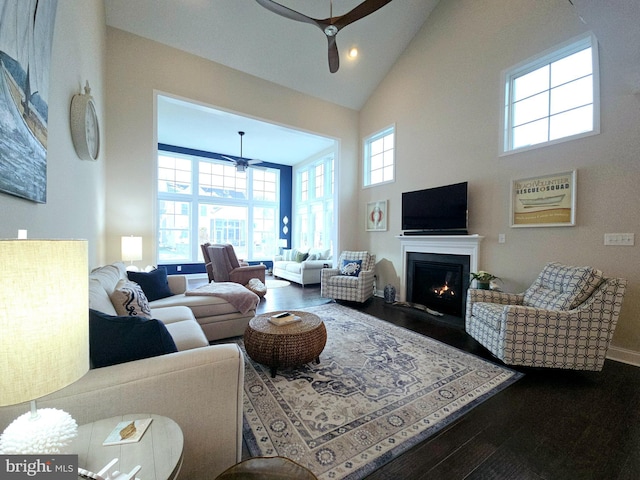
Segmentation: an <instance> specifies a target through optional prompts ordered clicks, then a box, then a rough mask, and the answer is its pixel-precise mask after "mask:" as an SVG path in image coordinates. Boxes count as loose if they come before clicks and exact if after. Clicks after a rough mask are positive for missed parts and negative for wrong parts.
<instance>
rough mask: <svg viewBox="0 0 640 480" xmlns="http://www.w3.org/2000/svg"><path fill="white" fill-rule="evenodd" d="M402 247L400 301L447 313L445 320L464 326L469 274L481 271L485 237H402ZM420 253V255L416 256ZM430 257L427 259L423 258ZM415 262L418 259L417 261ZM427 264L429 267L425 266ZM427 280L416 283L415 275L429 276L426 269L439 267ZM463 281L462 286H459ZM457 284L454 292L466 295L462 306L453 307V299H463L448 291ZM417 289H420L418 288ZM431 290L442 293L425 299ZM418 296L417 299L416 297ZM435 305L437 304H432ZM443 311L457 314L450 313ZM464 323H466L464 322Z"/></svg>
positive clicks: (463, 296) (443, 318) (400, 237)
mask: <svg viewBox="0 0 640 480" xmlns="http://www.w3.org/2000/svg"><path fill="white" fill-rule="evenodd" d="M396 238H398V239H399V240H400V246H401V248H402V251H401V258H402V275H401V276H400V282H401V283H400V301H404V302H411V303H419V304H420V305H425V306H427V307H428V308H429V309H432V310H435V311H437V312H440V313H443V317H441V319H442V320H443V321H445V322H447V323H452V324H454V325H464V315H465V308H466V305H465V303H466V300H467V295H466V294H467V289H468V288H469V272H477V271H478V263H479V262H478V259H479V254H480V244H481V243H482V240H483V239H484V237H482V236H480V235H424V236H423V235H398V236H397V237H396ZM416 254H418V255H417V256H415V255H416ZM422 255H426V256H422ZM410 258H411V259H414V258H415V259H417V272H416V262H415V261H413V260H410ZM424 262H426V263H427V265H423V263H424ZM437 263H440V264H441V265H439V266H437V267H436V268H434V269H433V271H432V272H431V273H428V274H426V275H428V276H427V278H426V279H422V280H420V279H418V280H417V281H414V276H415V275H416V274H417V275H418V276H422V275H424V274H425V272H424V270H425V266H426V267H427V268H430V267H432V266H434V265H428V264H437ZM456 282H459V283H456ZM451 284H454V287H453V288H454V289H455V290H457V291H458V292H460V293H461V294H462V299H461V302H462V303H461V304H459V305H457V306H455V307H451V306H450V304H451V303H453V300H452V298H450V297H453V296H455V297H456V302H457V301H458V300H459V294H456V295H451V294H450V293H449V294H448V295H449V297H447V292H448V291H449V289H450V288H451ZM416 287H417V288H416ZM427 287H429V288H430V289H431V290H432V292H433V291H434V290H438V292H437V293H436V295H435V296H436V297H437V298H436V299H434V298H431V299H427V300H425V298H424V297H423V296H424V295H426V293H425V292H424V290H426V289H427ZM415 295H417V296H415ZM425 302H426V303H425ZM430 302H433V303H430ZM443 310H447V311H453V312H455V314H454V313H446V312H445V311H443ZM461 322H462V323H461Z"/></svg>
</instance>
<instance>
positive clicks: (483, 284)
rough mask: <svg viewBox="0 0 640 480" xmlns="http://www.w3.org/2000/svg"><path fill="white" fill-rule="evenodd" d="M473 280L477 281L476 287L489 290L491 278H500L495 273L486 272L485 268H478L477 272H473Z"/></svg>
mask: <svg viewBox="0 0 640 480" xmlns="http://www.w3.org/2000/svg"><path fill="white" fill-rule="evenodd" d="M471 280H475V281H476V287H477V288H479V289H481V290H489V285H490V283H491V280H500V278H499V277H496V276H495V275H494V274H492V273H489V272H485V271H484V270H478V271H477V272H471Z"/></svg>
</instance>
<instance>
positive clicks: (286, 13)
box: [256, 0, 323, 28]
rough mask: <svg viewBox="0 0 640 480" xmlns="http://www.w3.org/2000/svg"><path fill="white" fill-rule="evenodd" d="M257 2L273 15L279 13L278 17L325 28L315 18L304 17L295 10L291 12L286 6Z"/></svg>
mask: <svg viewBox="0 0 640 480" xmlns="http://www.w3.org/2000/svg"><path fill="white" fill-rule="evenodd" d="M256 2H257V3H258V4H260V5H262V6H263V7H264V8H266V9H267V10H269V11H271V12H273V13H277V14H278V15H280V16H283V17H285V18H288V19H290V20H295V21H297V22H304V23H310V24H311V25H315V26H317V27H320V28H323V27H321V26H320V25H319V24H318V20H316V19H315V18H311V17H307V16H306V15H303V14H302V13H300V12H296V11H295V10H291V9H290V8H289V7H285V6H284V5H280V4H279V3H276V2H273V1H271V0H256Z"/></svg>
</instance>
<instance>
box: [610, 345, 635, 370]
mask: <svg viewBox="0 0 640 480" xmlns="http://www.w3.org/2000/svg"><path fill="white" fill-rule="evenodd" d="M607 358H609V359H611V360H615V361H617V362H622V363H628V364H629V365H633V366H635V367H640V352H636V351H635V350H627V349H626V348H620V347H614V346H610V347H609V351H608V352H607Z"/></svg>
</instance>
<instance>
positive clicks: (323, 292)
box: [320, 251, 376, 302]
mask: <svg viewBox="0 0 640 480" xmlns="http://www.w3.org/2000/svg"><path fill="white" fill-rule="evenodd" d="M375 269H376V256H375V255H370V254H369V252H349V251H345V252H342V254H341V255H340V258H339V259H338V268H323V269H322V273H321V276H320V296H322V297H325V298H333V299H336V300H348V301H352V302H364V301H365V300H367V299H369V298H371V297H372V296H373V280H374V277H375V274H376V270H375Z"/></svg>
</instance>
